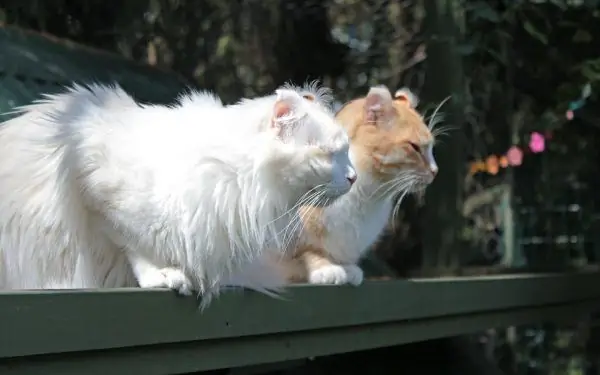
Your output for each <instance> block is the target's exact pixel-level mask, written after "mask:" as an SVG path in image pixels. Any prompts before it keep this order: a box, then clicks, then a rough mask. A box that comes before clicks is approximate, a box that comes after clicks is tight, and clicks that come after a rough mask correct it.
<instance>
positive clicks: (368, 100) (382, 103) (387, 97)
mask: <svg viewBox="0 0 600 375" xmlns="http://www.w3.org/2000/svg"><path fill="white" fill-rule="evenodd" d="M392 101H393V98H392V94H391V93H390V90H388V88H387V87H385V86H374V87H371V88H370V89H369V92H368V93H367V96H366V97H365V112H366V115H367V120H368V121H371V122H376V121H380V120H382V118H383V117H385V116H386V115H387V114H389V113H390V109H391V108H392V106H393V104H392Z"/></svg>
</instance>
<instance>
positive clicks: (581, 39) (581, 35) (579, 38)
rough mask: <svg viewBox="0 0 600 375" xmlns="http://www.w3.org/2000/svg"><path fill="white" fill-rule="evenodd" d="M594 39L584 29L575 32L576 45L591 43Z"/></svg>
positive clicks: (574, 40)
mask: <svg viewBox="0 0 600 375" xmlns="http://www.w3.org/2000/svg"><path fill="white" fill-rule="evenodd" d="M593 39H594V37H592V34H590V33H589V32H587V31H585V30H582V29H578V30H577V31H576V32H575V35H573V42H574V43H589V42H591V41H592V40H593Z"/></svg>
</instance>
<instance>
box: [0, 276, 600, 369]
mask: <svg viewBox="0 0 600 375" xmlns="http://www.w3.org/2000/svg"><path fill="white" fill-rule="evenodd" d="M598 286H600V273H590V272H587V273H573V274H546V275H518V276H512V275H510V276H509V275H504V276H492V277H481V278H478V277H475V278H444V279H430V280H398V281H381V282H367V283H365V284H364V285H363V286H361V287H360V288H353V287H335V286H323V287H308V286H299V287H295V288H291V290H290V291H289V293H288V294H287V295H286V296H285V300H276V299H272V298H269V297H266V296H264V295H260V294H258V293H253V292H241V291H240V292H230V293H225V294H224V295H222V296H221V297H220V298H219V299H218V300H217V301H215V303H214V304H213V305H211V306H210V307H209V308H208V309H207V310H206V311H204V312H203V313H201V312H200V311H199V310H198V309H197V301H196V300H195V299H193V298H179V297H177V296H175V295H174V294H173V293H171V292H170V291H159V290H140V289H135V290H131V289H129V290H125V289H122V290H99V291H81V290H79V291H42V292H40V291H30V292H23V291H20V292H3V293H0V322H1V323H0V325H1V326H0V331H1V332H2V335H0V358H6V357H15V356H24V355H35V354H49V353H61V352H68V351H84V350H95V349H110V348H121V347H130V346H138V345H152V344H161V343H182V342H189V341H197V340H212V339H224V338H238V337H243V336H255V335H265V334H273V333H287V332H298V331H309V330H316V329H323V328H335V327H344V326H357V325H365V324H374V323H388V322H401V321H408V320H415V319H424V318H428V319H431V318H436V317H443V316H448V315H457V314H474V313H483V312H491V311H498V310H505V309H514V308H523V307H537V306H543V305H547V304H561V303H562V304H565V303H575V302H579V301H585V300H590V299H598V298H600V287H598Z"/></svg>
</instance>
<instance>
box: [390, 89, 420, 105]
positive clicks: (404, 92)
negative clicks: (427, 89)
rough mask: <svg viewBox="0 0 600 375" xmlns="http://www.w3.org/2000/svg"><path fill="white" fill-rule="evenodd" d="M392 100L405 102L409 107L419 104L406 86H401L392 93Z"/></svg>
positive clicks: (417, 99) (415, 96)
mask: <svg viewBox="0 0 600 375" xmlns="http://www.w3.org/2000/svg"><path fill="white" fill-rule="evenodd" d="M394 100H398V101H400V102H403V103H406V104H407V105H408V106H409V107H410V108H413V109H414V108H416V107H417V105H419V98H418V97H417V95H415V94H414V93H413V92H412V91H410V89H409V88H408V87H402V88H401V89H399V90H398V91H396V93H395V94H394Z"/></svg>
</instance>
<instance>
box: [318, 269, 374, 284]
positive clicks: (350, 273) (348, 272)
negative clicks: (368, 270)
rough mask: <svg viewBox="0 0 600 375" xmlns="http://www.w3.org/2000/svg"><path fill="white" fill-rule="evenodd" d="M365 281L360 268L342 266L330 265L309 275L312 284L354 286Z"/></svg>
mask: <svg viewBox="0 0 600 375" xmlns="http://www.w3.org/2000/svg"><path fill="white" fill-rule="evenodd" d="M362 280H363V272H362V270H361V269H360V268H359V267H358V266H354V265H351V266H340V265H337V264H330V265H327V266H324V267H321V268H318V269H316V270H314V271H312V272H310V274H309V275H308V282H309V283H311V284H333V285H342V284H352V285H359V284H360V283H362Z"/></svg>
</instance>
